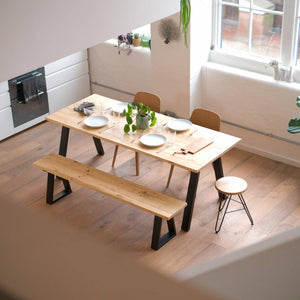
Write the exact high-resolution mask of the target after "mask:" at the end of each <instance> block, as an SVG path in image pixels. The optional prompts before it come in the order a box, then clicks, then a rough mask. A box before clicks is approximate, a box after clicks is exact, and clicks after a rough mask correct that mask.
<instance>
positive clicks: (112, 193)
mask: <svg viewBox="0 0 300 300" xmlns="http://www.w3.org/2000/svg"><path fill="white" fill-rule="evenodd" d="M33 165H34V166H35V167H37V168H40V169H42V170H44V171H46V172H48V181H47V198H46V202H47V203H48V204H53V203H54V202H56V201H58V200H59V199H61V198H62V197H64V196H66V195H68V194H70V193H71V192H72V190H71V186H70V183H69V181H72V182H75V183H77V184H79V185H81V186H83V187H86V188H89V189H92V190H94V191H96V192H99V193H101V194H104V195H107V196H109V197H112V198H115V199H117V200H120V201H122V202H124V203H127V204H130V205H132V206H135V207H137V208H140V209H142V210H145V211H147V212H149V213H151V214H153V215H154V225H153V234H152V243H151V248H152V249H155V250H158V249H159V248H160V247H162V246H163V245H164V244H165V243H167V242H168V241H169V240H170V239H172V238H173V237H174V236H175V235H176V228H175V223H174V216H175V215H176V214H177V213H178V212H179V211H181V210H182V209H183V208H184V207H185V206H186V202H184V201H180V200H178V199H175V198H173V197H170V196H168V195H165V194H162V193H159V192H156V191H153V190H151V189H149V188H146V187H144V186H141V185H138V184H136V183H133V182H131V181H128V180H125V179H123V178H120V177H117V176H114V175H112V174H109V173H106V172H103V171H101V170H98V169H95V168H93V167H90V166H87V165H84V164H82V163H79V162H77V161H74V160H72V159H69V158H66V157H64V156H61V155H58V154H54V153H52V154H49V155H47V156H45V157H43V158H41V159H40V160H38V161H36V162H34V163H33ZM54 176H57V177H59V178H61V179H62V180H63V184H64V190H63V191H62V192H60V193H58V194H56V195H54ZM162 219H165V220H166V221H167V224H168V233H166V234H165V235H164V236H161V225H162Z"/></svg>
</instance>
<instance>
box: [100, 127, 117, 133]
mask: <svg viewBox="0 0 300 300" xmlns="http://www.w3.org/2000/svg"><path fill="white" fill-rule="evenodd" d="M113 127H115V125H110V126H108V127H106V128H105V129H102V130H100V131H99V132H98V133H102V132H104V131H106V130H108V129H111V128H113Z"/></svg>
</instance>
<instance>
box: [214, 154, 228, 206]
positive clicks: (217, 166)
mask: <svg viewBox="0 0 300 300" xmlns="http://www.w3.org/2000/svg"><path fill="white" fill-rule="evenodd" d="M213 166H214V170H215V177H216V180H218V179H219V178H222V177H224V172H223V166H222V160H221V157H219V158H218V159H216V160H215V161H214V162H213ZM219 199H220V200H222V201H223V200H226V195H224V194H222V193H220V192H219Z"/></svg>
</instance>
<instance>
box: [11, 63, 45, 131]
mask: <svg viewBox="0 0 300 300" xmlns="http://www.w3.org/2000/svg"><path fill="white" fill-rule="evenodd" d="M8 85H9V93H10V99H11V109H12V115H13V122H14V127H18V126H20V125H22V124H25V123H26V122H29V121H31V120H33V119H35V118H37V117H39V116H42V115H44V114H47V113H48V112H49V106H48V95H47V86H46V79H45V70H44V68H39V69H36V70H34V71H32V72H29V73H26V74H23V75H21V76H18V77H15V78H13V79H10V80H9V81H8Z"/></svg>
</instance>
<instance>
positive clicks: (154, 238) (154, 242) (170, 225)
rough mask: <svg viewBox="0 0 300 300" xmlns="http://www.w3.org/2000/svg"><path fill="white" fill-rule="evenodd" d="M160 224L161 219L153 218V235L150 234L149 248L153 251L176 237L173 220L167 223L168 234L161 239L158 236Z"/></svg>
mask: <svg viewBox="0 0 300 300" xmlns="http://www.w3.org/2000/svg"><path fill="white" fill-rule="evenodd" d="M161 224H162V218H160V217H157V216H154V224H153V234H152V243H151V248H152V249H154V250H158V249H159V248H161V247H162V246H163V245H165V244H166V243H167V242H168V241H169V240H171V239H172V238H173V237H174V236H176V228H175V222H174V218H172V219H170V220H168V221H167V224H168V233H166V234H165V235H163V236H162V237H161V236H160V235H161Z"/></svg>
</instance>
